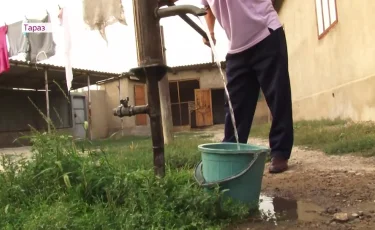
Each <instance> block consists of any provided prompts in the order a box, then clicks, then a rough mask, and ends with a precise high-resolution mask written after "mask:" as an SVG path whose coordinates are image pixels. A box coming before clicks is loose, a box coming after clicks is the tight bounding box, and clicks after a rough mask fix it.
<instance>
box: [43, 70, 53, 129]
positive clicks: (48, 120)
mask: <svg viewBox="0 0 375 230" xmlns="http://www.w3.org/2000/svg"><path fill="white" fill-rule="evenodd" d="M44 84H45V90H46V110H47V129H48V133H51V116H50V113H49V92H48V72H47V69H46V68H44Z"/></svg>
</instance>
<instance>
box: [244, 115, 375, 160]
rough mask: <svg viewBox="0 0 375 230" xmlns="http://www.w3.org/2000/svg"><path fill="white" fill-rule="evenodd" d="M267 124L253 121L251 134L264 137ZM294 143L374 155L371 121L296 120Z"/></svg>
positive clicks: (374, 125)
mask: <svg viewBox="0 0 375 230" xmlns="http://www.w3.org/2000/svg"><path fill="white" fill-rule="evenodd" d="M269 129H270V124H266V125H257V126H254V127H253V128H252V130H251V134H250V135H251V136H253V137H261V138H267V137H268V133H269ZM294 143H295V145H298V146H306V147H308V148H311V149H315V150H321V151H323V152H325V153H327V154H335V155H342V154H359V155H361V156H375V123H372V122H361V123H354V122H351V121H347V120H339V119H337V120H316V121H297V122H295V123H294Z"/></svg>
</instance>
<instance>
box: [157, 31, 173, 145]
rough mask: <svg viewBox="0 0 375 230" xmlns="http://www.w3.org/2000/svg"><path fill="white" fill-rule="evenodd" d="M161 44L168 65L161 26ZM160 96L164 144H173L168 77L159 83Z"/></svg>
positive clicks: (164, 59)
mask: <svg viewBox="0 0 375 230" xmlns="http://www.w3.org/2000/svg"><path fill="white" fill-rule="evenodd" d="M160 34H161V44H162V48H163V61H164V64H165V65H166V64H167V57H166V55H165V50H166V49H165V40H164V29H163V26H160ZM159 89H160V91H159V94H160V108H161V120H162V123H163V135H164V144H166V145H167V144H171V143H172V142H173V119H172V108H171V96H170V92H169V81H168V76H165V77H163V79H162V80H161V81H159Z"/></svg>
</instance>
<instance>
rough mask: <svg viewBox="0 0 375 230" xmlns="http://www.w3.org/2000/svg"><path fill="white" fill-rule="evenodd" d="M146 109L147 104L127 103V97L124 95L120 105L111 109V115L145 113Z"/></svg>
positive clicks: (128, 115) (123, 115)
mask: <svg viewBox="0 0 375 230" xmlns="http://www.w3.org/2000/svg"><path fill="white" fill-rule="evenodd" d="M148 111H149V108H148V105H139V106H133V105H129V97H126V99H121V100H120V105H119V106H118V107H117V108H115V109H113V115H114V116H117V117H125V116H127V117H131V116H134V115H137V114H147V113H148Z"/></svg>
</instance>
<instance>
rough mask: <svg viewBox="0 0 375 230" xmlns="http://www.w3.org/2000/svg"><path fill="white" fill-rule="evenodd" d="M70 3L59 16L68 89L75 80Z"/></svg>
mask: <svg viewBox="0 0 375 230" xmlns="http://www.w3.org/2000/svg"><path fill="white" fill-rule="evenodd" d="M69 15H71V14H70V5H66V6H64V7H63V8H62V9H61V10H60V14H59V18H60V21H61V25H62V27H63V30H64V44H65V51H64V56H65V75H66V76H65V77H66V85H67V87H68V91H70V89H71V88H72V81H73V68H72V57H71V51H72V37H71V33H70V32H71V31H70V21H69V20H70V19H69Z"/></svg>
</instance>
